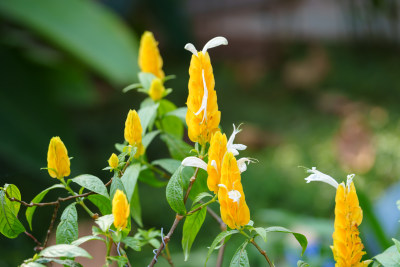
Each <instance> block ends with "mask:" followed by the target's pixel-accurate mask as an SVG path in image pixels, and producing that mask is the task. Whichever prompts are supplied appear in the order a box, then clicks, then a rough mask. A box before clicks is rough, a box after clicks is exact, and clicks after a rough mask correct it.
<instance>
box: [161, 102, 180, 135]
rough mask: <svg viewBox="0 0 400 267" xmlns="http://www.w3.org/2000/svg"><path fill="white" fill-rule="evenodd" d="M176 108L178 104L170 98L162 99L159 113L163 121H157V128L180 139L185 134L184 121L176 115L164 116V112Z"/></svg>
mask: <svg viewBox="0 0 400 267" xmlns="http://www.w3.org/2000/svg"><path fill="white" fill-rule="evenodd" d="M173 110H176V106H175V104H174V103H172V102H171V101H169V100H166V99H162V100H161V101H160V106H159V107H158V114H159V115H160V116H161V121H158V122H157V123H156V126H157V128H159V129H160V130H162V131H163V132H165V133H168V134H171V135H173V136H175V137H176V138H178V139H182V136H183V124H182V121H181V120H180V119H179V118H177V117H175V116H163V115H164V114H166V113H168V112H171V111H173Z"/></svg>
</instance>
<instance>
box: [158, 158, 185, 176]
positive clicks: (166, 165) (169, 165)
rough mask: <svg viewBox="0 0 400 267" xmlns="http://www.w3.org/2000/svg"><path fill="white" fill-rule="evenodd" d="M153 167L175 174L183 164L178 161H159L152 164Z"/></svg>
mask: <svg viewBox="0 0 400 267" xmlns="http://www.w3.org/2000/svg"><path fill="white" fill-rule="evenodd" d="M151 164H152V165H156V166H160V167H161V168H163V169H164V170H166V171H167V172H169V173H171V174H172V173H174V172H175V171H176V170H177V169H178V168H179V166H181V162H180V161H179V160H176V159H157V160H155V161H153V162H152V163H151Z"/></svg>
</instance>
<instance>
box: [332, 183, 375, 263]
mask: <svg viewBox="0 0 400 267" xmlns="http://www.w3.org/2000/svg"><path fill="white" fill-rule="evenodd" d="M335 202H336V206H335V231H334V232H333V235H332V237H333V246H331V249H332V251H333V256H334V258H335V261H336V265H335V266H336V267H362V266H368V264H369V263H370V262H371V261H363V262H361V258H362V256H363V255H364V254H365V252H364V251H363V248H364V246H363V244H362V242H361V239H360V237H359V231H358V226H359V225H360V224H361V222H362V219H363V214H362V210H361V208H360V205H359V202H358V197H357V193H356V189H355V187H354V183H353V182H351V183H350V187H349V188H348V187H346V186H345V185H344V184H343V183H342V184H340V185H339V186H338V188H337V191H336V199H335Z"/></svg>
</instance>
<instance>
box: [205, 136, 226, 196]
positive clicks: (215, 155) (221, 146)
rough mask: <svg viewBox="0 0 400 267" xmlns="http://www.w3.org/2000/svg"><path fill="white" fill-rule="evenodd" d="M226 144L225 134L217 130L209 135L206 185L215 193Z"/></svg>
mask: <svg viewBox="0 0 400 267" xmlns="http://www.w3.org/2000/svg"><path fill="white" fill-rule="evenodd" d="M226 144H227V139H226V135H225V134H221V132H219V131H218V132H216V133H215V134H214V135H213V136H212V137H211V141H210V148H209V149H208V165H207V173H208V178H207V186H208V189H210V191H214V193H215V194H216V193H217V192H218V189H219V188H218V184H219V183H220V179H221V165H222V160H223V158H224V155H225V153H226V150H227V147H226Z"/></svg>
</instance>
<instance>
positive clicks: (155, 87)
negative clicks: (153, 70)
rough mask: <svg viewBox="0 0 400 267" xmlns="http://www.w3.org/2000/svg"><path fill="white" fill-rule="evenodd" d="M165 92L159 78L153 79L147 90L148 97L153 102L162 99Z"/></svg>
mask: <svg viewBox="0 0 400 267" xmlns="http://www.w3.org/2000/svg"><path fill="white" fill-rule="evenodd" d="M164 92H165V87H164V85H163V83H162V81H161V79H159V78H155V79H153V81H152V82H151V86H150V90H149V95H150V97H151V99H153V101H158V100H160V99H161V98H162V97H163V94H164Z"/></svg>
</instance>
